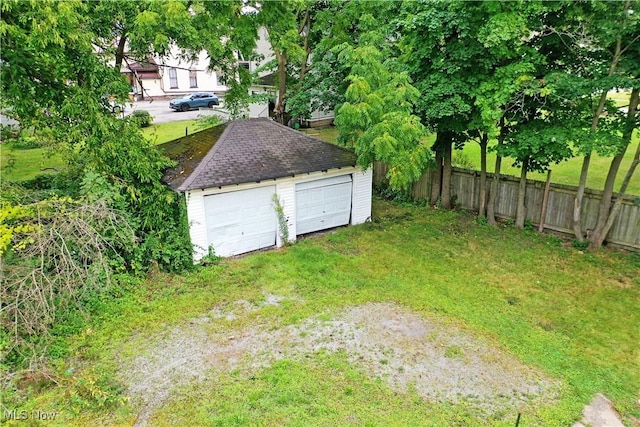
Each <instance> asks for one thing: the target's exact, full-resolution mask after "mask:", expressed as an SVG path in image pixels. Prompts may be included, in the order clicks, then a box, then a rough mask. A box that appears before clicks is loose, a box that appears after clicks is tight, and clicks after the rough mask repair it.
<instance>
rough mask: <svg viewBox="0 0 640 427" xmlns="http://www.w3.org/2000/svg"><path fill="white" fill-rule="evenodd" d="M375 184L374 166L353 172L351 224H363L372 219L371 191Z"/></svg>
mask: <svg viewBox="0 0 640 427" xmlns="http://www.w3.org/2000/svg"><path fill="white" fill-rule="evenodd" d="M372 184H373V168H372V167H370V168H369V169H367V170H366V171H364V172H362V171H361V170H358V171H357V172H354V173H353V197H352V199H351V200H352V202H351V203H352V204H353V205H352V209H351V224H362V223H363V222H365V221H367V220H370V219H371V192H372Z"/></svg>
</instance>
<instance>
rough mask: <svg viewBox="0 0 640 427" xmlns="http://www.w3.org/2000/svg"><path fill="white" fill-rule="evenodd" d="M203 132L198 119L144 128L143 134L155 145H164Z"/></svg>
mask: <svg viewBox="0 0 640 427" xmlns="http://www.w3.org/2000/svg"><path fill="white" fill-rule="evenodd" d="M199 130H202V128H200V123H199V122H198V119H193V120H181V121H178V122H169V123H159V124H156V125H151V126H149V127H146V128H143V129H142V133H143V134H144V135H145V136H146V137H147V139H148V140H149V141H151V142H153V143H154V144H162V143H164V142H168V141H172V140H174V139H177V138H180V137H183V136H185V133H187V132H188V133H189V134H192V133H193V132H197V131H199Z"/></svg>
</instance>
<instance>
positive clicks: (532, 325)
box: [16, 200, 640, 426]
mask: <svg viewBox="0 0 640 427" xmlns="http://www.w3.org/2000/svg"><path fill="white" fill-rule="evenodd" d="M374 218H375V220H374V222H372V223H368V224H364V225H361V226H357V227H347V228H342V229H339V230H337V231H336V232H335V233H332V234H327V235H324V236H318V237H315V238H312V239H305V240H302V241H300V242H298V243H296V244H294V245H292V246H290V247H287V248H284V249H281V250H275V251H268V252H264V253H258V254H253V255H249V256H246V257H243V258H240V259H226V260H223V261H222V262H221V263H220V264H219V265H216V266H212V267H207V268H201V269H199V270H197V271H196V272H193V273H189V274H185V275H180V276H169V275H156V276H155V277H153V278H151V279H150V280H148V281H147V282H145V283H144V284H141V285H139V286H137V287H134V288H133V289H134V290H133V291H131V292H129V293H125V294H123V295H122V296H120V298H114V299H113V300H107V301H105V302H104V303H103V304H104V305H103V306H102V308H101V310H100V312H101V315H100V316H98V318H96V319H94V322H93V324H92V325H91V328H92V330H91V332H90V333H89V332H83V333H81V334H79V335H77V336H75V337H71V338H70V339H69V340H68V344H67V346H68V349H69V351H70V355H69V357H67V358H66V359H64V360H61V361H60V362H59V366H58V369H59V371H60V372H65V371H66V370H67V369H68V368H70V367H74V368H76V369H77V373H76V374H74V375H76V376H78V377H80V378H84V377H86V378H89V379H95V378H108V379H109V381H110V384H112V385H111V386H108V387H107V386H104V387H102V388H100V387H98V386H95V387H96V388H97V389H98V391H99V390H102V389H106V390H112V389H114V388H117V381H115V378H117V376H116V372H117V370H118V366H119V365H118V363H121V362H126V361H127V360H130V359H131V358H133V357H135V356H136V355H139V354H140V352H141V351H142V350H141V348H143V347H144V346H141V345H140V343H141V342H148V341H149V340H154V339H161V337H162V333H163V331H166V330H168V329H170V328H173V327H176V326H180V325H185V324H186V325H189V324H190V322H189V319H193V318H196V317H198V316H202V315H203V314H206V313H209V312H210V310H211V309H212V308H214V307H216V306H218V305H221V304H229V303H232V302H233V301H237V300H240V299H243V300H246V301H249V302H251V303H256V304H259V303H260V302H261V301H263V300H264V295H266V294H276V295H283V296H286V297H290V298H293V301H296V302H295V303H291V304H282V305H281V306H274V307H269V309H268V310H267V309H264V310H257V311H253V312H251V313H250V315H248V316H246V318H239V319H237V320H235V321H234V322H233V323H232V324H231V325H232V326H233V328H234V330H242V329H243V328H251V327H255V326H256V325H260V327H261V328H263V329H264V330H269V329H270V328H281V327H283V326H286V325H291V324H297V323H299V322H302V321H304V320H305V319H306V318H308V317H311V316H317V315H318V313H326V312H332V311H336V310H340V309H341V308H344V307H347V306H353V305H359V304H363V303H366V302H385V301H389V302H393V303H396V304H400V305H403V306H406V307H408V308H410V309H412V310H414V311H415V312H416V313H419V314H421V315H423V316H425V317H427V318H430V319H434V320H437V321H441V322H444V323H447V324H452V325H455V326H456V327H458V328H461V329H462V330H463V331H465V332H466V333H468V334H471V335H473V336H475V337H477V338H478V339H479V340H481V341H483V342H485V343H489V344H491V345H493V346H495V347H497V348H499V349H502V350H503V351H505V352H507V353H510V354H512V355H514V356H515V357H516V358H518V359H520V360H521V361H522V362H524V363H526V364H528V365H530V366H532V367H535V368H537V369H540V370H542V371H543V372H545V373H546V374H547V375H549V376H551V377H554V378H557V379H559V380H560V381H561V382H562V391H561V394H560V399H559V401H558V402H557V403H556V404H554V405H551V406H550V407H544V406H541V407H536V408H531V409H528V410H527V412H526V413H525V414H524V419H523V422H524V423H525V424H523V425H544V426H566V425H571V424H572V423H573V421H575V420H576V419H578V418H579V417H580V413H581V411H582V407H583V405H585V404H586V403H588V402H589V401H590V400H591V399H592V398H593V396H594V395H595V394H596V393H597V392H603V393H605V394H606V395H607V396H608V397H609V398H611V399H612V400H613V401H614V402H615V404H616V407H617V408H618V409H619V410H620V411H621V412H622V413H623V415H624V416H626V417H628V416H631V415H633V416H636V417H638V416H640V407H638V404H637V398H638V392H639V391H640V389H639V384H640V370H639V369H638V357H639V353H638V346H637V343H638V342H639V341H640V330H639V329H638V325H639V324H640V312H639V311H638V304H639V303H640V274H639V272H640V256H638V254H637V253H635V254H633V253H632V254H629V253H622V252H606V251H605V252H600V253H581V252H578V251H577V250H575V249H573V248H572V247H571V245H570V243H568V242H563V241H562V240H560V239H559V238H556V237H553V236H548V235H540V234H537V233H535V232H530V231H525V232H520V231H517V230H515V229H513V228H511V227H500V228H491V227H488V226H484V225H482V224H480V223H476V222H475V221H473V219H472V218H470V217H467V216H463V215H461V214H458V213H455V212H443V211H438V210H429V209H426V208H419V207H406V206H399V205H393V204H389V203H387V202H383V201H380V200H375V203H374ZM210 327H211V328H214V329H215V330H218V331H224V330H225V328H228V327H230V325H229V324H228V323H225V322H224V321H223V320H220V321H217V322H212V323H211V326H210ZM450 353H451V355H452V356H456V355H457V353H458V352H456V351H455V349H452V350H450ZM118 361H120V362H118ZM60 375H61V376H62V377H65V374H60ZM65 378H66V377H65ZM92 381H93V383H91V382H90V384H96V383H99V381H94V380H92ZM59 383H60V385H59V386H57V387H52V388H50V389H48V390H46V391H42V392H39V393H38V392H32V394H31V395H30V396H29V399H28V400H27V401H26V402H24V403H23V404H20V403H16V405H17V407H18V408H19V409H23V408H24V409H25V410H32V409H37V408H41V409H43V410H50V409H59V410H62V411H63V412H62V413H61V415H60V417H59V418H58V419H57V420H56V423H57V425H70V426H72V425H86V423H91V424H94V425H96V424H111V425H130V424H131V423H133V421H134V420H135V418H136V412H135V410H134V408H133V407H132V406H131V405H130V404H128V403H126V402H123V403H121V404H112V405H106V406H104V407H102V406H100V405H99V404H97V403H95V401H94V400H91V399H90V398H85V400H84V401H85V402H87V401H88V402H89V403H88V404H87V405H86V406H85V407H80V409H78V408H79V406H78V403H77V402H75V401H74V400H73V399H72V398H71V397H69V396H72V397H73V396H77V389H78V388H79V386H78V384H77V382H70V381H59ZM114 383H115V384H114ZM97 394H99V393H97ZM80 401H81V402H82V401H83V400H82V399H80ZM92 402H93V403H92ZM74 408H75V409H74ZM72 410H75V411H76V414H75V415H74V412H73V411H72ZM79 413H82V415H80V414H79ZM627 421H628V419H627ZM482 422H483V421H480V419H479V418H477V415H476V414H474V413H472V412H470V411H469V409H468V408H466V407H465V405H463V404H460V405H451V404H446V403H442V402H436V401H430V402H426V401H423V400H421V399H419V397H418V396H416V394H415V393H413V392H412V391H411V390H409V391H408V392H406V393H404V392H397V391H393V390H390V389H389V387H388V385H387V384H386V382H384V381H379V380H376V379H373V378H370V377H369V376H368V375H367V374H365V373H363V371H361V370H359V369H358V368H357V367H355V366H353V365H351V364H350V363H349V362H348V361H347V360H346V358H345V356H344V355H342V354H340V353H338V354H324V353H320V354H316V355H315V356H313V357H311V358H307V359H303V360H282V361H280V362H277V363H275V364H274V365H272V366H270V367H267V368H263V369H261V370H258V371H257V372H255V373H254V374H253V375H251V376H246V375H243V374H242V373H241V372H232V373H231V374H227V375H223V374H214V373H211V374H210V375H209V376H208V377H207V381H205V382H196V383H193V384H190V385H189V386H187V387H183V388H180V389H179V390H177V391H176V394H175V395H174V396H173V398H172V399H170V400H169V401H168V402H167V403H166V404H165V405H164V406H163V407H162V408H160V409H159V410H157V411H156V412H155V413H154V414H152V424H153V425H186V424H189V425H223V426H227V425H253V424H264V425H282V424H283V425H296V426H297V425H300V426H302V425H305V426H306V425H346V424H353V425H425V424H426V425H435V426H448V425H479V424H481V423H482ZM487 422H488V424H491V425H513V422H514V420H511V421H509V422H506V423H505V422H502V421H500V420H497V419H490V420H488V421H487Z"/></svg>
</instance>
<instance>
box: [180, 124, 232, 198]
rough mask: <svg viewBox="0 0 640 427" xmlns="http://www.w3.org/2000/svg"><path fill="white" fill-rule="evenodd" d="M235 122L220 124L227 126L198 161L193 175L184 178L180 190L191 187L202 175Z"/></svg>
mask: <svg viewBox="0 0 640 427" xmlns="http://www.w3.org/2000/svg"><path fill="white" fill-rule="evenodd" d="M235 122H236V120H231V121H228V122H226V123H223V124H220V125H218V126H225V128H224V131H222V134H221V135H220V137H218V140H217V141H216V142H215V143H214V144H213V147H211V150H209V152H208V153H207V154H206V155H205V156H204V157H203V158H202V160H200V163H198V166H196V168H195V169H194V170H193V172H192V173H191V175H189V177H188V178H187V179H185V180H184V182H183V183H182V185H181V186H180V187H178V191H185V190H186V189H188V188H189V186H190V185H191V183H193V181H195V180H196V178H197V177H198V175H200V173H201V172H202V170H203V169H204V168H205V165H206V164H207V163H209V160H211V158H212V157H213V156H214V154H215V153H216V152H218V151H219V150H220V149H219V147H220V145H221V143H222V142H223V141H224V139H225V138H226V136H227V134H228V133H229V132H230V129H231V128H232V127H233V126H234V125H235ZM214 127H216V126H214ZM211 129H213V128H211Z"/></svg>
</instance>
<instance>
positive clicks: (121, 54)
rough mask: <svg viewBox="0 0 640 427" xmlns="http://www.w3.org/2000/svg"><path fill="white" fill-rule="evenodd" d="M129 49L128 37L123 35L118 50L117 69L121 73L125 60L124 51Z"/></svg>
mask: <svg viewBox="0 0 640 427" xmlns="http://www.w3.org/2000/svg"><path fill="white" fill-rule="evenodd" d="M126 47H127V36H126V35H124V34H123V35H122V36H121V37H120V41H118V47H117V48H116V64H115V69H116V71H117V72H120V69H121V68H122V60H123V59H124V49H125V48H126Z"/></svg>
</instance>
